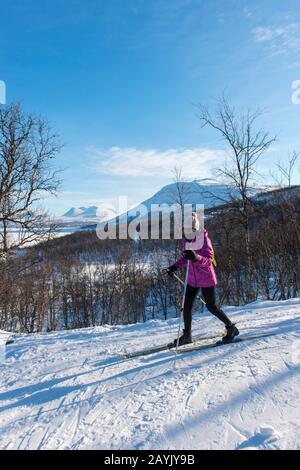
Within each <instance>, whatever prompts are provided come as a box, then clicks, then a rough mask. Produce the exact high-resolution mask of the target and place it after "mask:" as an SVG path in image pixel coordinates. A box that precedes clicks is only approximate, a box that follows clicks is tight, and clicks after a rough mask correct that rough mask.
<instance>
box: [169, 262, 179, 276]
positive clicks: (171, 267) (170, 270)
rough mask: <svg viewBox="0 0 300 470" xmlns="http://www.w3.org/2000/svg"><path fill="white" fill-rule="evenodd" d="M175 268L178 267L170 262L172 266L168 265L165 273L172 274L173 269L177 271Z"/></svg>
mask: <svg viewBox="0 0 300 470" xmlns="http://www.w3.org/2000/svg"><path fill="white" fill-rule="evenodd" d="M177 269H178V268H177V266H176V264H172V266H169V267H168V268H167V274H168V275H169V276H173V273H175V271H177Z"/></svg>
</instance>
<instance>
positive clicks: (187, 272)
mask: <svg viewBox="0 0 300 470" xmlns="http://www.w3.org/2000/svg"><path fill="white" fill-rule="evenodd" d="M189 269H190V262H189V261H188V262H187V267H186V273H185V281H184V289H183V296H182V303H181V311H180V318H179V326H178V334H177V342H176V351H175V359H174V368H175V366H176V359H177V352H178V345H179V335H180V330H181V322H182V317H183V309H184V302H185V294H186V288H187V281H188V275H189Z"/></svg>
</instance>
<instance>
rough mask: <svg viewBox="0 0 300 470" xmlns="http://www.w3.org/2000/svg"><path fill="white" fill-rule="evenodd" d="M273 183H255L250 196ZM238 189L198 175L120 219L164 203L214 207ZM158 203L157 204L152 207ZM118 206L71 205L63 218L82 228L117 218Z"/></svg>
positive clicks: (122, 221) (166, 188)
mask: <svg viewBox="0 0 300 470" xmlns="http://www.w3.org/2000/svg"><path fill="white" fill-rule="evenodd" d="M270 189H272V188H271V187H270V188H268V187H264V188H263V187H261V186H257V187H253V188H252V189H251V190H250V194H249V195H250V196H255V195H256V194H258V193H261V192H262V191H265V190H270ZM238 197H239V191H238V189H237V188H236V187H235V186H233V185H230V184H226V183H222V182H220V181H216V180H214V179H211V178H205V179H197V180H194V181H186V182H180V183H171V184H168V185H166V186H163V188H161V189H160V190H159V191H158V192H156V193H155V194H154V195H153V196H151V197H149V198H148V199H145V200H144V201H142V202H141V203H140V204H138V205H137V206H135V207H133V208H130V210H128V211H127V212H125V213H122V214H120V215H119V217H118V223H120V224H125V223H127V221H128V219H132V218H135V217H136V216H137V214H138V213H139V212H140V211H141V209H142V208H143V207H145V208H146V211H147V213H148V212H150V211H151V212H152V213H155V211H157V212H158V211H162V212H164V209H163V205H164V204H166V205H171V204H176V203H180V202H183V203H184V204H193V205H196V204H203V205H204V209H211V208H213V207H216V206H219V205H222V204H225V203H227V202H229V201H230V200H231V199H232V198H238ZM154 205H156V207H153V206H154ZM117 214H118V208H117V207H116V211H115V212H114V211H113V210H112V209H110V208H106V207H104V206H101V207H98V206H90V207H72V208H71V209H69V210H68V211H67V212H66V213H65V214H63V216H62V217H60V219H59V220H60V222H61V223H63V224H66V225H67V226H69V227H70V226H72V227H77V228H78V227H81V228H84V227H85V228H86V227H88V228H94V227H95V226H96V224H102V223H106V222H107V221H111V222H113V221H116V215H117Z"/></svg>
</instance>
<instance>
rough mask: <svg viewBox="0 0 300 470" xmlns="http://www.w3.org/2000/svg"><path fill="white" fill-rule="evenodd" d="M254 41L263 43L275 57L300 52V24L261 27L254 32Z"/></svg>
mask: <svg viewBox="0 0 300 470" xmlns="http://www.w3.org/2000/svg"><path fill="white" fill-rule="evenodd" d="M252 34H253V36H254V40H255V41H256V42H259V43H263V44H264V45H265V46H266V47H267V50H268V51H269V52H271V53H272V54H273V55H274V54H275V55H277V54H285V53H289V52H293V53H295V52H299V51H300V23H289V24H287V25H280V26H260V27H257V28H254V29H253V30H252Z"/></svg>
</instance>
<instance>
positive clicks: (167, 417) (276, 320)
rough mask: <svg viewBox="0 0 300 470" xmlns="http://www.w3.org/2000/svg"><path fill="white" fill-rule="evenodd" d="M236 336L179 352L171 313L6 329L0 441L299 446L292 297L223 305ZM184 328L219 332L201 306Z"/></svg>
mask: <svg viewBox="0 0 300 470" xmlns="http://www.w3.org/2000/svg"><path fill="white" fill-rule="evenodd" d="M225 310H226V311H227V312H228V314H229V315H230V317H231V318H232V319H233V320H234V321H236V322H238V327H239V329H240V331H241V335H243V336H247V335H253V334H257V335H263V334H266V333H273V334H274V333H275V335H273V336H270V337H263V338H258V339H256V340H250V341H247V342H241V343H236V344H231V345H226V346H222V347H220V348H213V349H208V350H204V351H194V352H189V353H185V354H179V355H178V357H177V363H176V367H174V354H173V353H171V352H169V351H163V352H159V353H156V354H151V355H149V356H144V357H137V358H134V359H127V360H124V359H122V357H121V356H120V355H121V354H124V353H126V352H132V351H137V350H140V349H144V348H145V347H148V346H156V345H160V344H164V343H166V342H167V341H169V340H170V339H173V338H174V337H175V336H176V334H177V327H178V320H176V319H170V320H168V321H162V320H151V321H149V322H147V323H145V324H136V325H129V326H103V327H95V328H87V329H82V330H72V331H60V332H54V333H43V334H34V335H16V336H15V338H14V339H15V342H14V343H13V344H11V345H10V346H7V348H6V359H5V361H3V362H2V363H1V364H0V374H1V386H0V400H1V402H0V403H1V405H0V448H1V449H178V450H180V449H189V450H192V449H239V450H244V449H300V329H299V326H300V315H299V313H300V299H291V300H288V301H282V302H270V301H268V302H263V301H259V302H254V303H252V304H249V305H246V306H244V307H236V308H233V307H231V308H227V309H225ZM193 325H194V334H195V335H196V334H202V333H203V335H211V334H214V333H220V334H222V330H223V328H222V325H220V323H219V322H218V320H217V319H215V318H214V317H213V316H211V315H210V314H208V313H205V314H198V313H196V314H195V316H194V323H193Z"/></svg>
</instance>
